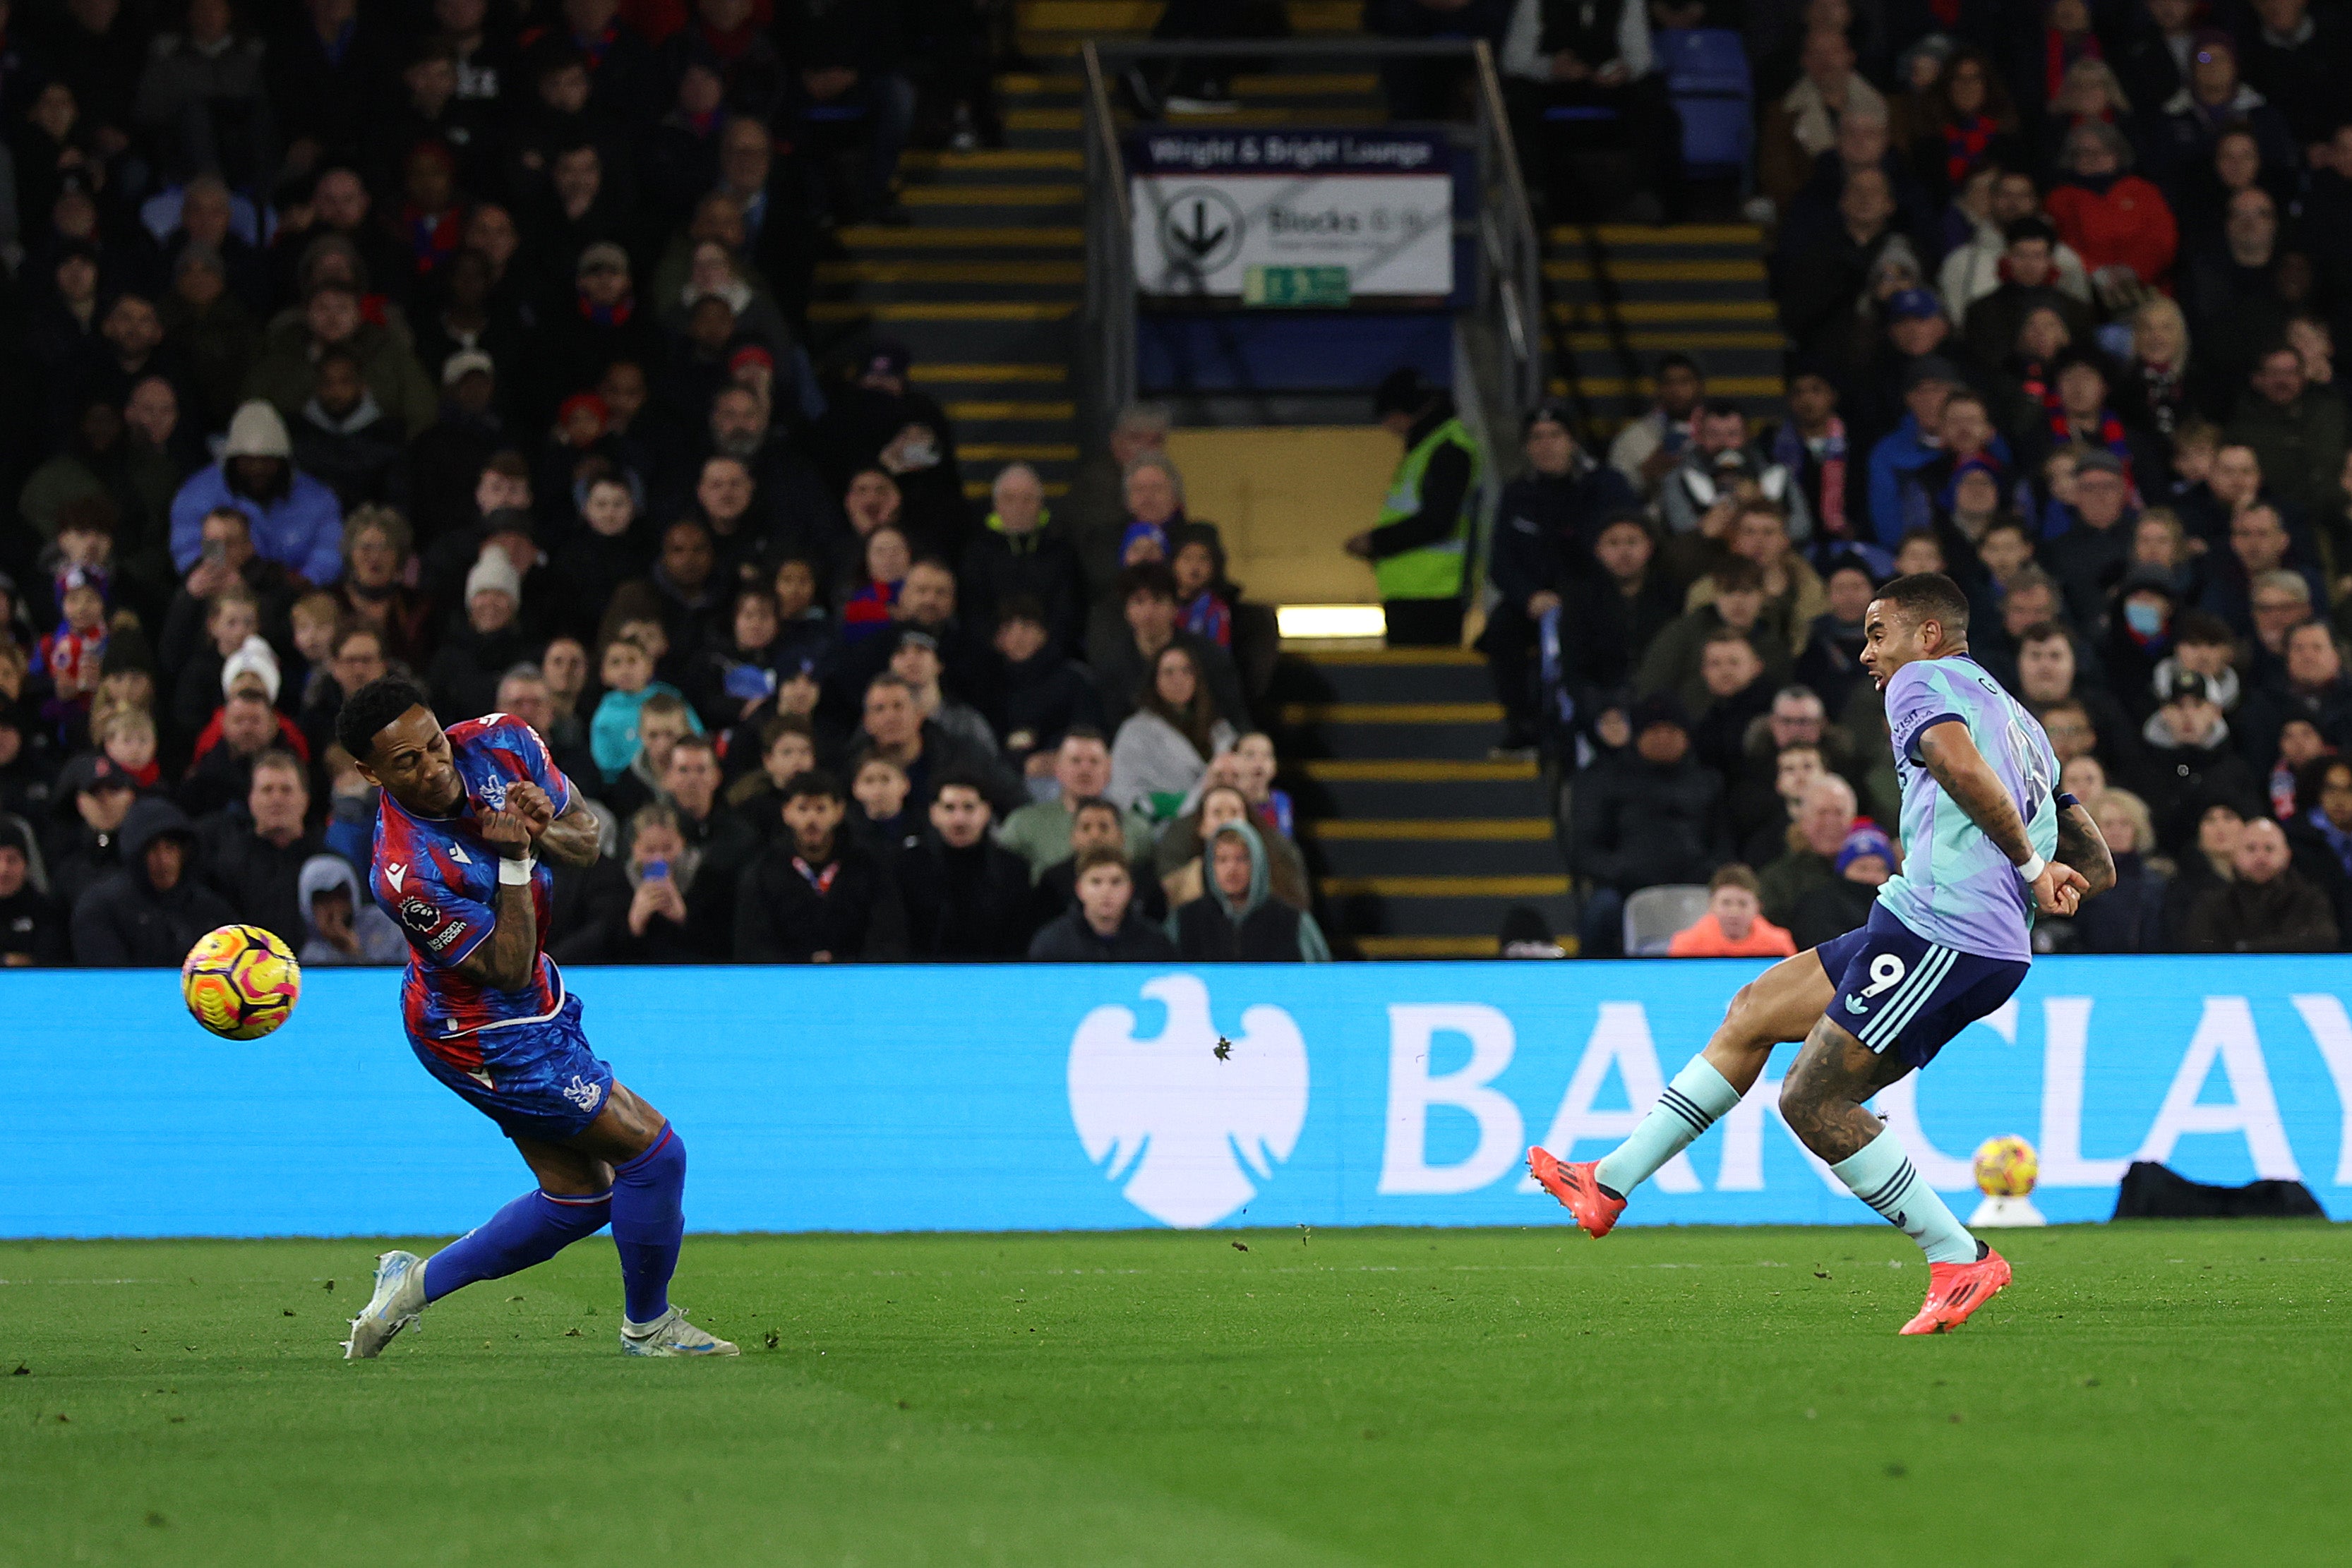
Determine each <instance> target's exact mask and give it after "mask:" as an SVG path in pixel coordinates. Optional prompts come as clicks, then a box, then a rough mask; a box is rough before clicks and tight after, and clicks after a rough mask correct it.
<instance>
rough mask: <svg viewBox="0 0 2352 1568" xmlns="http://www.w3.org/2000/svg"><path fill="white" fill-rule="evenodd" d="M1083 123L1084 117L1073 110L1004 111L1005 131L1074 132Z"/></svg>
mask: <svg viewBox="0 0 2352 1568" xmlns="http://www.w3.org/2000/svg"><path fill="white" fill-rule="evenodd" d="M1084 123H1085V116H1084V115H1082V114H1081V113H1080V112H1079V111H1078V110H1075V109H1008V110H1005V111H1004V129H1005V130H1007V131H1076V130H1077V129H1078V127H1079V126H1080V125H1082V124H1084Z"/></svg>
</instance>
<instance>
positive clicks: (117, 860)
mask: <svg viewBox="0 0 2352 1568" xmlns="http://www.w3.org/2000/svg"><path fill="white" fill-rule="evenodd" d="M5 733H7V732H6V731H0V734H5ZM137 800H139V789H138V784H137V782H136V780H134V779H132V778H131V775H130V774H129V773H128V772H126V771H125V770H124V769H123V768H121V766H120V765H119V764H117V763H116V762H114V761H113V760H112V759H111V758H107V757H104V756H92V755H90V754H88V753H84V754H83V755H82V756H79V757H77V758H74V759H73V760H72V761H70V762H68V763H67V764H66V765H65V767H64V768H62V769H60V770H59V772H58V779H57V787H56V793H55V796H54V805H53V807H52V810H53V811H54V813H55V815H56V818H57V821H56V823H55V825H54V826H53V827H52V828H51V829H50V830H49V832H48V836H47V841H45V842H44V843H43V845H42V860H43V862H44V863H45V864H46V865H47V867H48V873H49V883H50V886H51V889H52V890H53V891H54V892H55V893H56V894H57V896H58V904H60V906H62V907H63V909H64V910H65V911H66V912H67V913H68V915H69V914H71V912H72V911H73V909H74V907H75V906H76V905H77V904H79V903H80V902H81V895H82V894H84V893H86V892H88V891H89V888H90V887H91V886H92V885H93V884H95V883H98V882H100V880H102V879H103V878H104V877H106V876H107V875H108V874H109V873H111V872H112V871H114V870H115V868H116V867H118V866H120V865H121V863H122V824H123V821H124V820H125V818H127V817H128V816H129V814H130V811H131V806H132V805H133V804H134V803H136V802H137Z"/></svg>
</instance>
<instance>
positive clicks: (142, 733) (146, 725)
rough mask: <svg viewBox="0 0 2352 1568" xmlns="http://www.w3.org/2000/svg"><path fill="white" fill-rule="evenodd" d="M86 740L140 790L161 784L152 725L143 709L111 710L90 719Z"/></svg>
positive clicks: (161, 774) (119, 707)
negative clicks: (96, 746) (93, 743)
mask: <svg viewBox="0 0 2352 1568" xmlns="http://www.w3.org/2000/svg"><path fill="white" fill-rule="evenodd" d="M89 737H90V738H91V739H92V740H94V741H96V742H98V748H99V749H100V751H102V752H104V753H105V754H106V756H107V758H108V759H109V760H110V761H111V762H112V763H113V764H114V765H115V766H116V767H117V768H121V769H122V771H123V772H125V773H127V774H129V775H130V776H131V779H133V780H134V781H135V782H136V783H137V784H138V786H139V788H141V789H154V788H155V787H156V785H157V784H158V783H160V782H161V781H162V779H163V766H162V765H161V764H160V763H158V762H157V761H156V760H155V721H154V719H153V718H152V717H151V716H149V715H148V713H147V712H146V710H145V709H143V708H136V707H121V706H116V707H110V708H108V709H106V710H105V711H104V712H103V713H102V714H100V715H99V716H95V717H93V718H92V719H91V721H90V727H89Z"/></svg>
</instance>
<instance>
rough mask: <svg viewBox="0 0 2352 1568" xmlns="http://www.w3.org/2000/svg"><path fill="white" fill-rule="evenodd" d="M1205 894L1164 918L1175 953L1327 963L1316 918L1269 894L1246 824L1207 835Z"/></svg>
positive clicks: (1259, 846) (1260, 847)
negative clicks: (1170, 934)
mask: <svg viewBox="0 0 2352 1568" xmlns="http://www.w3.org/2000/svg"><path fill="white" fill-rule="evenodd" d="M1204 855H1205V857H1206V859H1207V862H1208V868H1209V869H1208V879H1207V880H1208V883H1209V888H1208V896H1207V897H1205V898H1196V899H1194V900H1193V901H1192V903H1190V904H1186V905H1184V906H1183V907H1182V908H1181V909H1178V910H1176V911H1174V912H1173V913H1172V914H1171V915H1170V916H1169V924H1170V925H1171V927H1172V928H1173V934H1174V936H1175V938H1176V946H1177V950H1178V952H1179V953H1180V954H1181V956H1182V957H1183V959H1184V961H1185V962H1187V963H1192V964H1198V963H1204V962H1205V963H1215V962H1219V961H1225V960H1233V961H1238V962H1242V963H1261V964H1263V963H1301V962H1304V963H1310V964H1319V963H1327V962H1328V961H1329V959H1330V957H1331V948H1330V946H1329V944H1328V943H1327V942H1325V941H1324V939H1323V930H1322V927H1320V926H1319V925H1316V923H1315V916H1313V915H1309V914H1307V912H1305V911H1304V910H1298V909H1293V908H1291V907H1290V905H1288V904H1285V903H1283V902H1282V901H1281V900H1280V899H1277V898H1276V897H1275V896H1274V895H1273V893H1272V890H1271V887H1270V884H1269V880H1268V873H1267V869H1266V855H1265V845H1264V843H1263V842H1261V841H1260V840H1259V838H1258V832H1257V830H1256V829H1255V828H1254V827H1252V826H1250V825H1249V824H1248V823H1247V822H1228V823H1226V824H1225V825H1224V826H1223V827H1222V828H1219V829H1218V830H1217V831H1215V832H1214V833H1213V834H1211V835H1210V837H1209V844H1208V848H1207V850H1206V851H1205V852H1204Z"/></svg>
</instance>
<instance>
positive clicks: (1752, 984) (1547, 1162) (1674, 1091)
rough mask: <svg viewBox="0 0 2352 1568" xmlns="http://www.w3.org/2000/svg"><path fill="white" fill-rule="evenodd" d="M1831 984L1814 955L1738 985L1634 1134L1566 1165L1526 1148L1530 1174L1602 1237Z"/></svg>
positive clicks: (1729, 1103) (1732, 1099) (1810, 1014)
mask: <svg viewBox="0 0 2352 1568" xmlns="http://www.w3.org/2000/svg"><path fill="white" fill-rule="evenodd" d="M1832 989H1833V988H1832V986H1831V984H1830V978H1829V976H1828V974H1827V972H1826V971H1824V969H1823V968H1822V960H1821V959H1820V958H1819V957H1817V956H1815V955H1814V954H1812V953H1810V952H1806V953H1800V954H1798V955H1797V956H1795V957H1793V958H1784V959H1782V960H1781V961H1780V963H1778V964H1775V965H1773V966H1772V967H1770V968H1769V969H1767V970H1765V971H1764V973H1763V974H1761V975H1759V976H1758V977H1756V978H1755V979H1753V980H1751V981H1749V982H1748V984H1747V985H1744V986H1742V987H1740V988H1739V990H1738V993H1737V994H1736V995H1734V996H1733V997H1732V998H1731V1006H1730V1007H1729V1008H1727V1009H1725V1011H1724V1016H1723V1022H1722V1024H1721V1025H1719V1026H1718V1027H1717V1030H1716V1031H1715V1035H1714V1038H1713V1039H1711V1040H1708V1041H1707V1045H1706V1050H1705V1051H1702V1052H1700V1053H1699V1054H1698V1055H1696V1056H1695V1057H1693V1058H1691V1060H1690V1061H1689V1062H1688V1063H1687V1064H1686V1065H1685V1067H1684V1068H1683V1070H1682V1071H1680V1072H1677V1073H1675V1081H1674V1082H1672V1083H1669V1084H1668V1085H1666V1092H1664V1094H1662V1095H1660V1096H1659V1097H1658V1103H1656V1104H1655V1105H1653V1106H1652V1107H1650V1111H1649V1113H1648V1114H1647V1115H1645V1116H1643V1118H1642V1120H1641V1122H1640V1124H1638V1125H1636V1126H1635V1127H1634V1129H1633V1134H1632V1135H1631V1136H1629V1137H1628V1138H1627V1139H1626V1140H1625V1141H1624V1142H1623V1143H1622V1144H1620V1145H1617V1147H1616V1148H1615V1149H1613V1150H1612V1151H1611V1152H1610V1153H1609V1154H1607V1155H1602V1156H1601V1158H1600V1159H1598V1160H1590V1161H1584V1162H1581V1163H1579V1164H1576V1165H1566V1164H1563V1163H1562V1162H1561V1161H1559V1159H1557V1158H1555V1157H1554V1156H1553V1155H1551V1154H1550V1153H1549V1151H1548V1150H1545V1149H1541V1148H1533V1149H1529V1150H1528V1175H1529V1176H1533V1177H1535V1179H1536V1182H1537V1185H1538V1186H1541V1187H1542V1188H1543V1189H1544V1190H1545V1191H1546V1192H1548V1193H1549V1194H1551V1195H1552V1197H1556V1198H1558V1199H1559V1201H1560V1203H1561V1204H1562V1205H1563V1206H1564V1207H1566V1208H1567V1209H1568V1211H1569V1212H1570V1214H1572V1215H1574V1216H1575V1217H1576V1222H1577V1224H1578V1225H1580V1226H1581V1227H1583V1228H1584V1229H1585V1230H1587V1231H1589V1232H1590V1233H1591V1234H1592V1235H1594V1236H1596V1237H1598V1236H1606V1235H1608V1234H1609V1232H1610V1230H1611V1229H1612V1228H1614V1227H1615V1225H1616V1223H1617V1217H1618V1216H1619V1215H1620V1214H1622V1213H1623V1212H1624V1210H1625V1199H1626V1198H1627V1197H1628V1196H1630V1195H1631V1194H1632V1192H1633V1189H1634V1188H1635V1187H1637V1186H1640V1185H1641V1184H1642V1183H1643V1182H1645V1181H1647V1180H1649V1179H1650V1177H1652V1176H1655V1175H1656V1174H1657V1173H1658V1170H1659V1168H1660V1167H1661V1166H1664V1164H1665V1163H1666V1162H1667V1161H1668V1160H1670V1159H1673V1158H1674V1157H1675V1155H1678V1154H1680V1153H1682V1151H1683V1150H1685V1149H1686V1148H1688V1147H1689V1146H1690V1145H1691V1142H1692V1140H1694V1139H1695V1138H1696V1137H1697V1136H1698V1135H1699V1134H1701V1133H1704V1132H1706V1130H1707V1129H1708V1128H1709V1127H1711V1126H1713V1125H1714V1124H1716V1122H1717V1119H1719V1118H1720V1117H1722V1116H1723V1115H1724V1113H1727V1112H1728V1111H1729V1110H1730V1109H1731V1108H1732V1107H1733V1106H1734V1105H1737V1104H1738V1103H1739V1097H1740V1096H1741V1095H1743V1094H1745V1093H1747V1092H1748V1090H1749V1089H1751V1088H1753V1087H1754V1086H1755V1083H1756V1080H1757V1078H1758V1076H1759V1074H1761V1073H1762V1072H1763V1071H1764V1064H1765V1062H1766V1061H1769V1060H1770V1059H1771V1055H1772V1048H1773V1047H1774V1046H1776V1045H1780V1044H1782V1043H1785V1042H1786V1041H1789V1040H1802V1039H1804V1038H1805V1031H1806V1030H1809V1029H1811V1027H1812V1024H1813V1020H1814V1019H1818V1018H1820V1017H1821V1016H1822V1009H1823V1008H1825V1007H1827V1006H1829V1003H1830V998H1831V995H1832Z"/></svg>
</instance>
